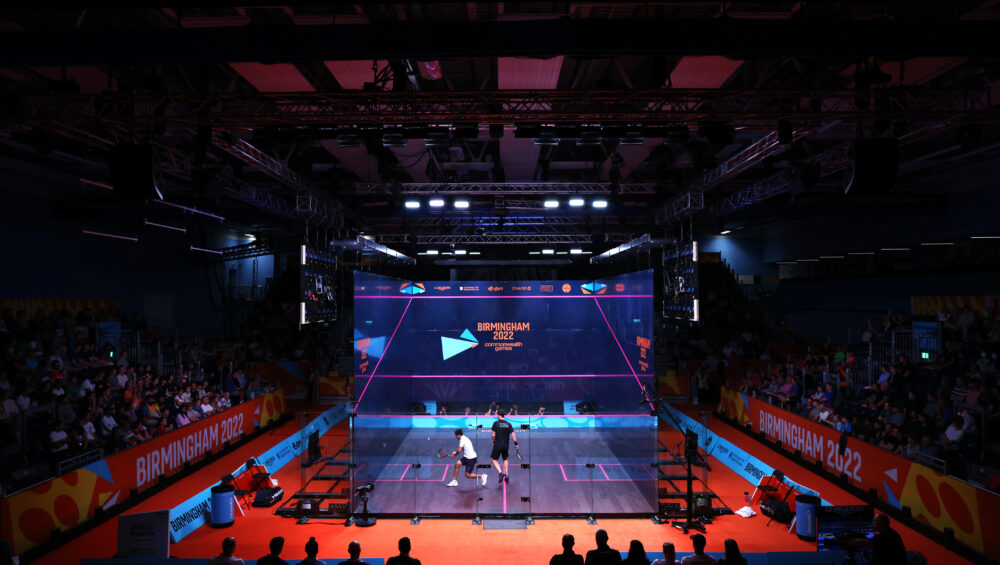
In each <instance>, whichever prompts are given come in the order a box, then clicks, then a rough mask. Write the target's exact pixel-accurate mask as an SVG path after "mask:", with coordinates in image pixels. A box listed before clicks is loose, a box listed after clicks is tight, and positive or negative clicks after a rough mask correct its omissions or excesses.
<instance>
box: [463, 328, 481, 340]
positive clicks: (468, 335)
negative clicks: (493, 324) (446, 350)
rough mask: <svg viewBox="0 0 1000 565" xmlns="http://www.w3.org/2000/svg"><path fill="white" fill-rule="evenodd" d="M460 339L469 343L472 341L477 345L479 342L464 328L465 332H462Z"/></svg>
mask: <svg viewBox="0 0 1000 565" xmlns="http://www.w3.org/2000/svg"><path fill="white" fill-rule="evenodd" d="M461 337H462V339H467V340H469V341H474V342H476V343H479V340H478V339H476V336H474V335H472V332H470V331H469V329H468V328H466V329H465V331H464V332H462V336H461Z"/></svg>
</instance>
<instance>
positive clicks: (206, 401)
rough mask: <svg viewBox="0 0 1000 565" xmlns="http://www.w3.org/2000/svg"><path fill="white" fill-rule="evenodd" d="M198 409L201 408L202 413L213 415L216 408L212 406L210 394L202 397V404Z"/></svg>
mask: <svg viewBox="0 0 1000 565" xmlns="http://www.w3.org/2000/svg"><path fill="white" fill-rule="evenodd" d="M198 409H199V410H201V413H202V415H204V416H211V415H212V412H214V411H215V408H214V407H213V406H212V401H211V397H209V396H204V397H202V399H201V405H200V406H199V407H198Z"/></svg>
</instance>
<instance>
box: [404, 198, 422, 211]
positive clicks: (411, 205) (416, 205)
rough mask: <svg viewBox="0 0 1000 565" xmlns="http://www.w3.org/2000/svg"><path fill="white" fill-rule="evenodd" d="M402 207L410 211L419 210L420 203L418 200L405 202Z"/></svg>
mask: <svg viewBox="0 0 1000 565" xmlns="http://www.w3.org/2000/svg"><path fill="white" fill-rule="evenodd" d="M404 206H406V207H407V208H409V209H411V210H414V209H417V208H420V201H419V200H407V201H406V203H405V204H404Z"/></svg>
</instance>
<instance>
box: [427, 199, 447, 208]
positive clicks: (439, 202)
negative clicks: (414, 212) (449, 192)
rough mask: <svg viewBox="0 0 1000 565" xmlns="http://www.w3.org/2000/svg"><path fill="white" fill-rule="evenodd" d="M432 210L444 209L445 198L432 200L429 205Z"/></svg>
mask: <svg viewBox="0 0 1000 565" xmlns="http://www.w3.org/2000/svg"><path fill="white" fill-rule="evenodd" d="M427 205H428V206H430V207H431V208H443V207H444V199H443V198H431V200H430V202H428V203H427Z"/></svg>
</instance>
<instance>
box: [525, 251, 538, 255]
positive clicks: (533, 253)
mask: <svg viewBox="0 0 1000 565" xmlns="http://www.w3.org/2000/svg"><path fill="white" fill-rule="evenodd" d="M539 253H541V251H529V252H528V255H538V254H539Z"/></svg>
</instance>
